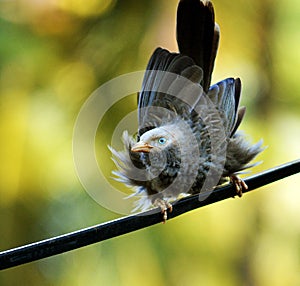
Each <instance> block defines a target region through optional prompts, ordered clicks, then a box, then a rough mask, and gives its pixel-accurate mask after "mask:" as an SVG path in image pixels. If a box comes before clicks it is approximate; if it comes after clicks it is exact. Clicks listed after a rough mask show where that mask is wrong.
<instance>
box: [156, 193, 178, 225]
mask: <svg viewBox="0 0 300 286" xmlns="http://www.w3.org/2000/svg"><path fill="white" fill-rule="evenodd" d="M153 204H154V205H155V206H157V207H159V208H160V209H161V213H162V214H163V221H162V223H166V220H167V219H168V210H169V212H172V210H173V207H172V205H171V204H170V203H168V202H166V201H164V200H162V199H156V200H155V201H154V203H153Z"/></svg>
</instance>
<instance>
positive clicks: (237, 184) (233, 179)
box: [229, 174, 248, 197]
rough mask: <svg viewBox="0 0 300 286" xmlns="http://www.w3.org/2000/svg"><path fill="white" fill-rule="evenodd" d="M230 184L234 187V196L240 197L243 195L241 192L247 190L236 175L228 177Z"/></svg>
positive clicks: (245, 185)
mask: <svg viewBox="0 0 300 286" xmlns="http://www.w3.org/2000/svg"><path fill="white" fill-rule="evenodd" d="M229 178H230V181H231V183H232V184H233V185H234V187H235V190H236V194H237V195H238V196H239V197H241V196H242V195H243V190H248V186H247V184H246V183H245V182H244V181H243V180H242V179H241V178H239V177H238V176H237V175H234V174H233V175H231V176H229Z"/></svg>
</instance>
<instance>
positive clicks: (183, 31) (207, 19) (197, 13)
mask: <svg viewBox="0 0 300 286" xmlns="http://www.w3.org/2000/svg"><path fill="white" fill-rule="evenodd" d="M177 43H178V48H179V51H180V53H182V54H184V55H187V56H189V57H191V58H192V59H193V60H194V61H195V63H196V64H197V65H198V66H200V67H201V68H202V70H203V74H204V76H203V80H202V81H201V85H202V87H203V89H204V91H207V90H208V89H209V86H210V81H211V74H212V71H213V67H214V61H215V57H216V54H217V49H218V43H219V28H218V25H217V24H215V16H214V8H213V5H212V3H211V2H209V1H206V2H205V3H203V2H201V1H199V0H181V1H180V3H179V5H178V10H177Z"/></svg>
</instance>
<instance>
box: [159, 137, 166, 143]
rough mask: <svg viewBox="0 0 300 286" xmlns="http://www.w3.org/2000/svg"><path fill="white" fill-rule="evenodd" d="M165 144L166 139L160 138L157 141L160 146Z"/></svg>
mask: <svg viewBox="0 0 300 286" xmlns="http://www.w3.org/2000/svg"><path fill="white" fill-rule="evenodd" d="M166 142H167V139H166V138H164V137H160V138H159V139H158V143H159V144H161V145H164V144H166Z"/></svg>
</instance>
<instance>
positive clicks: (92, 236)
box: [0, 159, 300, 270]
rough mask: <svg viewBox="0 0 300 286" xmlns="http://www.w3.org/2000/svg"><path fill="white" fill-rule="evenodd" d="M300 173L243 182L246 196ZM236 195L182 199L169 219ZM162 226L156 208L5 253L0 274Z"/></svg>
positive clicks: (280, 172) (221, 191) (298, 164)
mask: <svg viewBox="0 0 300 286" xmlns="http://www.w3.org/2000/svg"><path fill="white" fill-rule="evenodd" d="M299 172H300V159H299V160H296V161H292V162H289V163H286V164H284V165H281V166H278V167H275V168H273V169H270V170H267V171H265V172H262V173H259V174H257V175H254V176H251V177H248V178H246V179H245V180H244V181H245V183H246V184H247V185H248V190H246V191H245V192H249V191H252V190H254V189H257V188H259V187H262V186H265V185H267V184H270V183H273V182H275V181H278V180H281V179H283V178H286V177H288V176H291V175H294V174H297V173H299ZM235 195H236V190H235V189H234V187H233V186H232V184H227V185H225V186H222V187H219V188H216V189H215V190H214V191H213V192H212V193H211V194H210V195H209V196H208V197H206V196H207V194H203V195H202V194H201V195H199V194H198V195H194V196H190V197H186V198H183V199H181V200H179V201H177V202H176V203H174V204H173V211H172V212H171V213H169V214H168V219H172V218H174V217H177V216H179V215H181V214H183V213H186V212H188V211H190V210H193V209H196V208H200V207H203V206H206V205H209V204H212V203H215V202H218V201H221V200H224V199H227V198H232V197H234V196H235ZM161 222H162V214H161V212H160V210H159V209H158V208H157V209H153V210H150V211H147V212H142V213H138V214H134V215H130V216H126V217H122V218H119V219H116V220H112V221H109V222H105V223H102V224H98V225H95V226H92V227H88V228H84V229H81V230H78V231H75V232H71V233H67V234H64V235H60V236H56V237H52V238H49V239H46V240H42V241H39V242H35V243H31V244H27V245H24V246H21V247H17V248H13V249H9V250H6V251H2V252H0V270H1V269H7V268H11V267H14V266H18V265H22V264H24V263H28V262H32V261H36V260H39V259H42V258H46V257H50V256H53V255H57V254H60V253H64V252H67V251H70V250H74V249H77V248H80V247H83V246H87V245H90V244H93V243H96V242H100V241H103V240H106V239H110V238H113V237H116V236H120V235H122V234H125V233H129V232H133V231H135V230H138V229H142V228H145V227H148V226H151V225H154V224H157V223H161Z"/></svg>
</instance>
